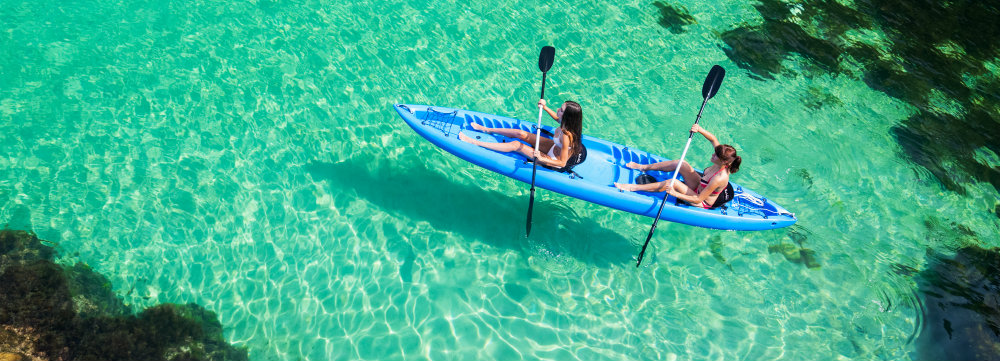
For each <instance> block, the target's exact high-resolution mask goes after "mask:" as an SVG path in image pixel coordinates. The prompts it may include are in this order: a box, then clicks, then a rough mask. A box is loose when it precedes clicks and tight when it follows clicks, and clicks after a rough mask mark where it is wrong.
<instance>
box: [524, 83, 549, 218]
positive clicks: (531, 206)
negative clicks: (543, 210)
mask: <svg viewBox="0 0 1000 361" xmlns="http://www.w3.org/2000/svg"><path fill="white" fill-rule="evenodd" d="M546 73H547V72H542V94H541V95H540V96H539V97H538V100H539V101H541V100H542V99H545V76H546ZM544 111H545V106H544V105H541V104H539V105H538V125H537V126H535V152H538V143H539V141H540V140H541V137H542V113H543V112H544ZM537 171H538V159H534V158H533V161H532V162H531V197H530V198H529V199H528V220H527V221H526V224H525V231H524V236H525V237H527V236H529V235H531V213H532V209H534V208H535V173H536V172H537Z"/></svg>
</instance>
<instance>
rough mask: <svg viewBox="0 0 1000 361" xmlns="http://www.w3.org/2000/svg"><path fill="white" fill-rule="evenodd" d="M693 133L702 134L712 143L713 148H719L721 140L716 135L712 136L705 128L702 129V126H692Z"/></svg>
mask: <svg viewBox="0 0 1000 361" xmlns="http://www.w3.org/2000/svg"><path fill="white" fill-rule="evenodd" d="M691 131H692V132H695V133H698V134H701V135H702V136H704V137H705V139H708V141H709V142H712V147H713V148H714V147H718V146H719V139H718V138H716V137H715V135H714V134H712V133H710V132H709V131H707V130H705V128H702V127H701V126H700V125H698V124H695V125H692V126H691Z"/></svg>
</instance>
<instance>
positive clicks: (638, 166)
mask: <svg viewBox="0 0 1000 361" xmlns="http://www.w3.org/2000/svg"><path fill="white" fill-rule="evenodd" d="M625 166H626V167H628V168H631V169H637V170H646V165H645V164H639V163H636V162H628V164H626V165H625Z"/></svg>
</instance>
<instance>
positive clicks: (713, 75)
mask: <svg viewBox="0 0 1000 361" xmlns="http://www.w3.org/2000/svg"><path fill="white" fill-rule="evenodd" d="M725 76H726V69H723V68H722V67H721V66H718V65H715V66H712V70H710V71H709V72H708V76H707V77H706V78H705V85H702V86H701V96H702V97H703V98H705V100H704V101H702V102H701V109H699V110H698V117H696V118H694V124H698V121H699V120H701V112H702V111H703V110H705V104H707V103H708V100H709V99H712V97H714V96H715V93H716V92H718V91H719V85H721V84H722V78H724V77H725ZM693 137H694V132H689V133H688V140H687V144H685V145H684V151H683V152H681V159H680V160H679V161H678V162H677V169H674V176H673V177H672V178H670V182H669V183H667V189H668V190H669V189H672V188H673V187H674V182H675V181H677V174H678V173H680V168H681V163H683V162H684V156H686V155H687V152H688V147H690V146H691V138H693ZM669 195H670V193H669V192H668V193H667V194H664V195H663V202H660V210H659V211H657V212H656V218H653V226H652V227H650V228H649V235H648V236H646V243H644V244H643V245H642V251H640V252H639V260H638V261H636V262H635V266H636V267H639V265H640V264H642V256H643V255H644V254H646V246H648V245H649V239H650V238H653V231H655V230H656V222H657V221H659V220H660V213H663V205H665V204H667V197H668V196H669Z"/></svg>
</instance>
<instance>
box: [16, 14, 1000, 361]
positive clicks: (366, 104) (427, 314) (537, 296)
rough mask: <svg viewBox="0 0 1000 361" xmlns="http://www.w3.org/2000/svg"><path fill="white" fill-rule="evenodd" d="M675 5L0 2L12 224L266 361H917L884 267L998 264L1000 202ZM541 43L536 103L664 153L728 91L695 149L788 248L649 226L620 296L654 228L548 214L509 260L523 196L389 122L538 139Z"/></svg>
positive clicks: (854, 88) (717, 24)
mask: <svg viewBox="0 0 1000 361" xmlns="http://www.w3.org/2000/svg"><path fill="white" fill-rule="evenodd" d="M685 6H686V7H687V9H688V11H689V12H690V13H691V15H692V16H693V17H694V18H695V19H696V20H697V22H698V23H697V24H694V25H690V26H687V27H685V29H686V30H687V31H686V32H684V33H682V34H673V33H671V32H669V31H668V30H667V29H665V28H663V27H661V26H660V25H658V23H657V22H658V21H659V12H658V11H659V10H658V8H657V7H656V6H654V5H653V4H651V3H646V2H627V3H619V4H603V3H596V4H595V3H588V4H574V3H568V2H551V3H546V4H543V5H539V4H535V3H509V4H494V3H489V2H481V3H470V4H459V3H455V2H444V1H442V2H432V3H426V4H425V3H404V2H398V3H390V2H357V3H353V4H338V3H324V2H263V1H259V2H248V3H236V4H233V3H228V2H182V3H168V4H157V3H147V2H124V3H108V2H104V1H78V2H62V3H60V4H58V5H54V4H37V3H33V2H4V3H3V4H2V5H0V20H2V21H0V46H2V47H3V48H4V49H9V51H5V52H4V53H3V54H0V140H2V144H4V147H3V148H2V153H0V155H2V156H0V167H2V169H4V172H3V173H2V175H0V221H2V222H6V223H8V224H9V225H10V227H12V228H19V229H32V230H34V231H35V232H37V233H38V235H39V237H40V238H43V239H47V240H51V241H53V242H58V244H59V247H60V250H61V252H62V253H63V254H65V255H66V256H67V257H69V258H72V259H76V260H80V261H84V262H86V263H88V264H90V265H91V266H93V267H94V268H95V269H96V270H98V271H100V272H102V273H104V274H107V275H108V276H109V277H110V278H111V279H112V282H113V283H114V286H115V288H116V290H118V291H119V293H120V294H121V295H122V296H123V297H124V298H125V300H126V302H128V303H130V304H132V305H134V306H135V307H144V306H149V305H153V304H156V303H161V302H175V303H183V302H196V303H199V304H202V305H204V306H206V307H207V308H208V309H210V310H213V311H215V312H216V313H218V315H219V317H220V319H221V321H222V323H223V325H224V326H225V328H226V331H225V335H226V337H227V338H228V339H230V340H231V341H233V342H234V343H235V344H237V345H242V346H246V347H248V348H249V349H250V352H251V357H252V358H253V359H257V360H298V359H308V360H329V359H333V360H348V359H435V360H436V359H460V360H464V359H471V358H488V359H505V360H510V359H557V360H566V359H580V360H618V359H626V358H628V359H649V360H661V359H662V360H672V359H787V360H800V359H815V358H820V359H839V358H846V359H876V358H881V359H900V358H904V359H905V358H907V357H909V355H910V353H911V352H912V351H913V350H914V346H913V342H912V336H913V335H914V333H915V330H916V329H917V328H918V327H919V325H920V322H921V321H920V316H919V314H920V312H919V310H918V309H916V308H915V307H914V297H915V296H914V292H915V291H914V289H915V283H914V282H913V280H912V279H910V278H908V277H906V276H905V275H900V274H899V273H898V272H896V270H897V268H896V266H897V265H903V266H906V267H912V268H915V269H922V268H923V267H924V254H925V252H926V249H928V248H932V249H936V250H940V251H944V252H947V250H948V249H950V248H951V247H954V246H955V245H957V244H961V243H968V242H979V243H980V244H981V245H983V246H998V245H1000V244H998V243H997V241H996V240H997V239H1000V238H998V237H997V233H998V227H997V225H998V220H997V218H996V216H995V215H994V214H993V213H992V212H991V211H992V209H993V208H994V206H995V202H996V199H997V196H996V192H995V190H994V189H993V188H992V187H990V186H989V185H983V184H966V188H967V190H968V194H966V195H960V194H956V193H954V192H948V191H945V190H943V188H942V187H941V186H940V185H939V184H938V183H937V181H936V180H935V179H934V178H933V177H932V176H931V175H930V174H928V173H927V171H925V170H923V169H922V168H920V167H918V166H915V165H913V164H911V163H909V161H908V160H907V159H906V158H905V157H903V156H902V153H901V149H900V148H899V146H898V145H897V144H896V143H895V141H894V139H893V138H892V136H891V135H890V132H889V129H890V128H891V127H892V126H893V125H895V124H897V123H898V122H899V121H901V120H902V119H905V118H906V117H908V116H909V115H910V114H912V113H913V111H914V110H913V109H911V108H910V107H909V106H908V105H906V104H904V103H901V102H899V101H897V100H894V99H892V98H889V97H887V96H885V95H884V94H882V93H879V92H875V91H873V90H871V89H869V88H868V87H867V86H865V85H864V84H863V83H862V82H860V81H858V80H857V79H851V78H849V77H845V76H839V77H835V76H832V75H831V76H819V77H814V76H804V75H798V76H796V74H795V72H792V74H791V75H788V76H784V77H779V78H778V79H776V80H774V81H758V80H753V79H751V78H750V77H749V76H748V74H747V73H746V72H745V71H743V70H741V69H739V68H737V67H736V66H735V65H734V64H732V63H731V62H729V60H728V59H727V57H726V55H725V54H724V53H723V51H722V49H721V48H720V46H721V44H722V43H721V41H720V40H719V39H718V36H717V34H718V33H719V32H722V31H726V30H728V29H731V28H733V27H735V26H737V25H738V24H741V23H744V22H745V23H754V22H757V21H759V19H758V17H759V15H758V14H757V13H756V12H755V11H754V9H753V8H752V7H751V6H749V5H743V4H742V3H739V2H731V3H715V2H699V3H691V4H686V5H685ZM547 44H551V45H554V46H556V48H557V53H556V61H555V64H554V66H553V68H552V71H550V73H549V83H548V85H547V92H546V94H547V97H548V98H549V99H550V101H561V100H566V99H575V100H578V101H580V102H581V103H582V104H583V106H584V109H585V120H586V124H585V131H586V132H587V133H589V134H592V135H595V136H599V137H603V138H608V139H614V140H617V141H621V142H625V143H627V144H634V145H636V146H639V147H641V148H643V149H651V150H657V152H659V153H661V154H665V155H673V156H676V154H679V153H680V151H681V148H682V147H683V144H684V142H683V141H684V136H685V135H686V131H687V129H688V127H689V126H690V123H691V122H692V121H693V120H694V116H695V114H696V113H697V110H698V106H699V105H700V102H701V97H700V91H699V90H700V87H701V83H702V81H703V80H704V76H705V74H706V72H707V71H708V69H709V68H710V67H711V65H712V64H720V65H722V66H724V67H726V68H727V70H728V75H727V77H726V80H725V82H724V83H723V88H722V90H721V91H720V92H719V94H718V95H717V96H716V98H714V99H713V100H711V101H710V102H709V105H708V107H707V108H706V111H705V118H704V119H703V122H704V123H703V124H704V126H705V127H706V128H708V129H710V130H713V131H715V132H716V133H717V134H718V135H719V136H720V137H721V138H722V139H723V141H725V142H729V143H732V144H734V145H736V146H737V148H739V149H740V150H741V151H742V152H743V155H744V169H743V171H741V172H740V173H738V174H737V175H736V176H735V177H736V178H735V179H736V180H737V181H738V182H740V183H742V184H744V185H746V186H748V187H750V188H752V189H755V190H758V191H760V192H761V193H763V194H765V195H767V196H769V197H771V198H773V199H775V200H777V201H778V202H779V203H780V204H782V205H784V206H786V207H787V208H789V209H790V210H792V211H793V212H796V214H797V216H798V217H799V219H800V221H799V224H798V225H797V226H795V227H793V228H791V229H785V230H778V231H772V232H753V233H737V232H718V231H711V230H704V229H697V228H692V227H687V226H682V225H666V224H661V225H660V227H659V229H658V230H657V233H656V236H655V238H654V242H653V244H652V246H651V249H650V250H649V251H647V258H646V260H645V261H644V265H643V267H642V268H639V269H636V268H635V267H634V266H633V265H634V257H635V256H636V254H637V252H638V249H639V247H640V246H641V242H642V241H643V239H644V237H645V235H646V231H647V230H648V227H649V224H650V221H651V220H650V219H648V218H643V217H638V216H633V215H630V214H624V213H621V212H616V211H613V210H610V209H606V208H602V207H599V206H596V205H592V204H588V203H585V202H581V201H578V200H575V199H570V198H566V197H562V196H560V195H557V194H553V193H549V192H545V191H543V192H541V194H540V198H539V199H536V206H535V209H536V214H535V218H534V223H535V227H534V228H533V237H532V238H530V239H525V238H524V237H523V233H522V232H523V221H524V212H525V209H524V208H525V203H526V199H527V187H526V186H525V185H524V184H521V183H516V182H514V181H511V180H509V179H506V178H503V177H500V176H498V175H495V174H492V173H489V172H487V171H484V170H481V169H477V168H474V167H472V166H470V165H469V164H467V163H465V162H463V161H461V160H459V159H457V158H454V157H452V156H450V155H447V154H445V153H443V152H442V151H440V150H438V149H436V148H435V147H433V146H432V145H431V144H429V143H427V142H425V141H423V140H422V139H421V138H420V137H419V136H417V135H416V134H415V133H413V132H412V131H411V130H410V129H409V128H408V127H406V125H405V124H404V123H403V122H401V121H400V120H399V119H398V117H397V116H396V115H395V113H394V112H393V111H392V109H391V104H392V103H395V102H409V103H430V104H441V105H448V106H455V107H462V108H468V109H476V110H480V111H486V112H495V113H500V114H509V115H513V116H518V117H523V118H532V117H534V116H536V114H537V113H536V110H534V109H532V106H533V104H534V102H535V97H537V91H538V85H539V82H540V74H539V73H538V71H537V68H536V67H535V64H536V60H537V54H538V53H537V52H538V49H539V48H540V47H541V46H542V45H547ZM787 62H788V65H789V66H790V67H791V68H792V69H799V67H800V66H801V65H800V64H797V63H796V62H797V60H796V59H789V60H787ZM695 146H696V147H698V148H694V149H693V151H692V152H691V153H689V154H690V156H692V157H693V159H694V161H695V164H700V163H701V164H703V163H704V162H706V161H707V160H706V159H703V158H704V154H707V152H708V149H707V147H704V144H698V143H695ZM986 156H989V155H988V154H987V155H986ZM954 224H958V225H962V226H964V227H966V228H967V229H969V230H970V231H972V232H974V233H975V234H977V235H978V237H976V239H971V238H972V237H969V236H967V235H962V234H955V233H953V232H949V231H947V229H950V228H951V227H952V226H953V225H954ZM983 242H992V243H983ZM788 245H791V246H793V247H792V249H795V250H797V249H799V248H805V249H808V250H811V252H812V253H811V254H813V255H814V257H815V262H816V264H813V266H814V267H807V265H806V263H805V262H803V261H802V260H801V259H798V258H796V257H795V255H794V254H801V253H798V252H791V253H790V254H789V256H787V257H786V255H783V254H782V253H781V252H778V251H776V250H780V249H787V248H788V247H787V246H788ZM782 247H785V248H782ZM817 264H818V266H819V267H815V266H816V265H817Z"/></svg>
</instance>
